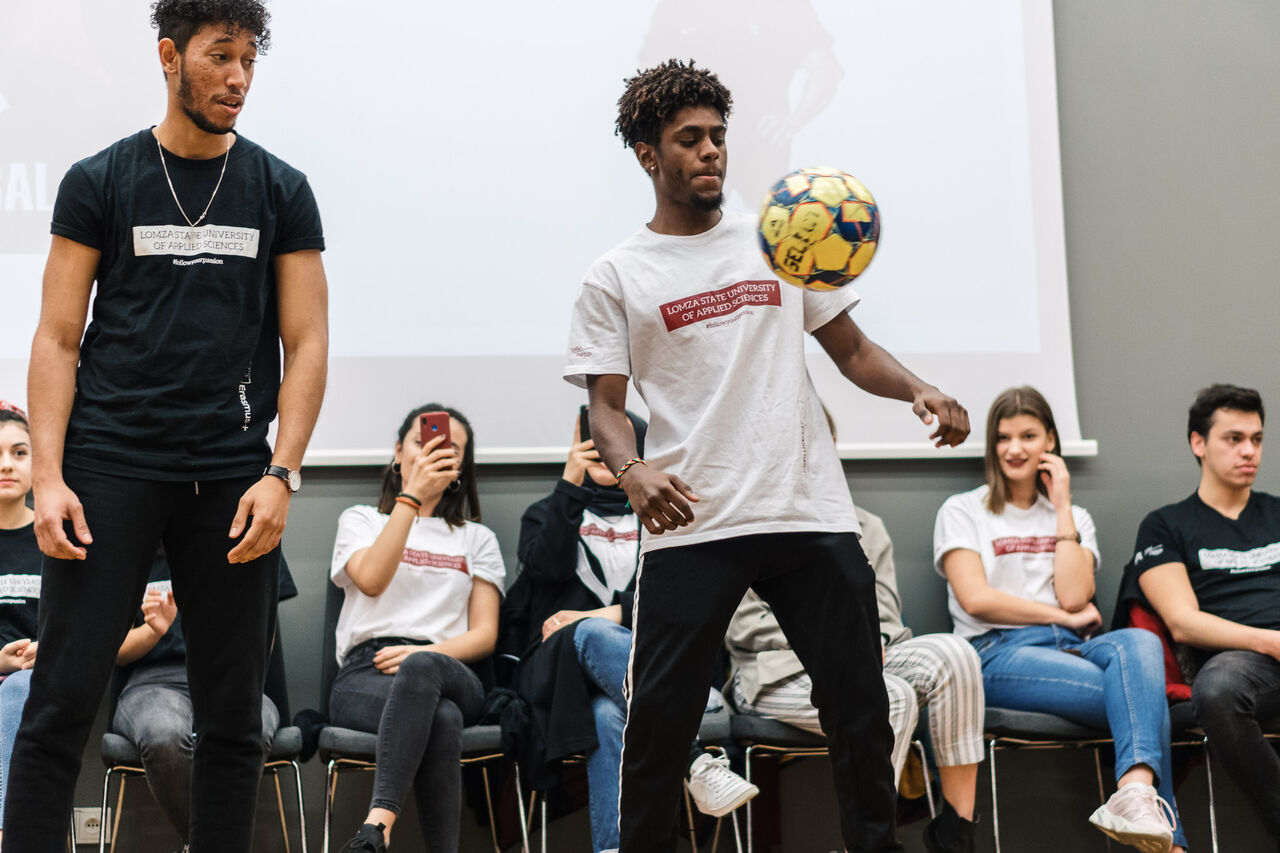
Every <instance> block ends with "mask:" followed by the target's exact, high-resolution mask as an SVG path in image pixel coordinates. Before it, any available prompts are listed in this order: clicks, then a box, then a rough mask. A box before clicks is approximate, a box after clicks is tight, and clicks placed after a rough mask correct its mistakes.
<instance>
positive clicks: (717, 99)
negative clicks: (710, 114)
mask: <svg viewBox="0 0 1280 853" xmlns="http://www.w3.org/2000/svg"><path fill="white" fill-rule="evenodd" d="M693 65H694V63H693V60H692V59H690V60H689V62H688V64H686V63H683V62H681V61H680V60H678V59H668V60H667V61H666V62H664V63H662V64H661V65H655V66H654V67H653V68H650V69H648V70H646V71H640V70H637V71H636V76H634V77H632V78H630V79H628V80H623V81H622V82H623V83H624V84H626V87H627V89H626V91H625V92H623V93H622V97H621V98H619V99H618V122H617V128H616V130H615V133H617V135H618V136H621V137H622V142H623V144H624V145H626V146H627V147H629V148H634V147H635V146H636V143H637V142H643V143H645V144H647V145H657V144H658V139H659V137H660V136H661V134H662V128H663V127H664V126H665V125H666V123H667V122H668V121H670V120H671V118H672V117H673V116H674V115H675V114H676V113H677V112H679V111H680V110H682V109H684V108H685V107H702V106H707V107H711V108H713V109H714V110H716V112H718V113H720V117H721V118H724V119H727V118H729V113H731V112H732V111H733V96H732V95H731V94H729V90H728V89H727V88H725V85H724V84H723V83H721V82H720V78H719V77H717V76H716V75H715V74H713V73H712V72H710V71H708V70H707V69H705V68H694V67H693Z"/></svg>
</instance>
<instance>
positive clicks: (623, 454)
mask: <svg viewBox="0 0 1280 853" xmlns="http://www.w3.org/2000/svg"><path fill="white" fill-rule="evenodd" d="M601 380H604V382H606V383H608V384H609V385H611V386H616V385H617V384H618V383H617V382H609V381H608V378H607V377H592V379H590V380H588V386H587V387H588V389H589V391H590V395H591V396H590V401H591V404H590V408H589V409H588V411H589V412H590V415H591V437H592V439H593V440H594V441H595V445H596V450H597V451H599V453H600V459H601V460H602V461H603V462H604V464H605V465H607V466H609V470H610V471H613V472H614V473H617V471H618V469H619V468H621V467H622V466H623V465H625V464H626V462H627V460H628V459H633V458H635V456H636V455H637V454H636V435H635V431H634V430H633V429H632V427H631V421H630V420H628V418H627V410H626V397H625V390H626V380H625V378H623V380H622V389H623V396H622V399H618V394H617V389H616V387H602V382H601Z"/></svg>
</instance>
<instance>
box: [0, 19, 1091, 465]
mask: <svg viewBox="0 0 1280 853" xmlns="http://www.w3.org/2000/svg"><path fill="white" fill-rule="evenodd" d="M10 5H11V6H12V8H11V9H8V10H7V11H6V18H7V20H6V25H5V26H4V27H0V280H2V281H4V282H5V285H6V287H5V294H6V298H7V299H9V300H11V303H10V304H11V305H12V306H13V307H14V309H15V313H14V314H12V315H11V316H15V317H17V321H16V322H15V324H14V329H13V331H14V334H12V335H5V336H3V337H0V385H2V386H3V387H4V388H6V389H10V390H6V391H5V393H6V394H8V395H10V396H18V395H17V394H14V392H13V390H12V389H13V388H15V387H17V388H18V389H21V388H22V387H23V386H24V385H25V372H26V358H27V353H28V349H29V344H30V334H31V332H32V331H33V330H34V328H35V322H36V317H37V314H38V310H39V279H40V275H41V270H42V268H43V261H44V255H45V253H46V252H47V249H48V241H49V237H48V223H49V215H50V212H51V208H52V204H53V197H54V193H55V192H56V189H57V185H58V182H59V181H60V180H61V177H62V175H63V173H65V171H66V169H67V168H68V167H69V166H70V165H71V163H73V162H74V161H75V160H78V159H80V158H82V157H85V156H88V155H90V154H92V153H94V152H96V151H98V150H101V149H102V148H104V147H106V146H107V145H109V144H111V143H112V142H114V141H115V140H117V139H119V138H121V137H123V136H125V135H127V134H129V133H133V132H136V131H137V130H139V129H141V128H143V127H146V126H147V125H149V124H153V123H155V122H156V121H157V120H159V118H160V117H161V116H162V115H163V109H164V98H165V92H164V82H163V75H162V73H161V71H160V68H159V64H158V61H157V60H156V47H155V34H154V31H152V30H151V29H150V27H149V26H148V22H147V18H148V13H149V3H148V2H147V0H119V2H113V3H110V4H105V3H100V2H96V0H43V2H41V3H38V4H10ZM621 5H622V4H600V3H596V2H588V0H565V2H561V3H556V4H551V5H545V4H529V3H517V2H514V0H510V2H498V3H494V4H422V3H413V2H409V0H387V2H381V3H372V4H364V5H362V6H361V7H360V20H359V30H360V31H361V33H386V34H396V37H395V38H391V39H384V40H379V41H378V42H377V43H376V44H373V43H371V42H370V41H369V39H367V38H364V37H363V36H358V35H357V34H355V33H353V32H352V28H351V17H350V16H351V7H350V4H348V3H344V2H339V0H273V2H272V3H271V4H270V8H271V10H272V13H273V23H272V30H273V33H274V36H275V38H274V44H273V47H272V50H271V51H270V53H269V54H267V55H265V56H263V57H262V58H261V61H260V62H259V64H258V67H257V73H256V77H255V80H254V83H253V87H252V89H251V91H250V94H249V97H248V101H247V104H246V108H245V111H244V114H243V115H242V116H241V118H240V121H239V123H238V128H237V129H238V131H239V132H241V133H243V134H244V135H245V136H246V137H248V138H250V139H252V140H253V141H255V142H258V143H259V144H262V145H264V146H265V147H267V148H268V149H269V150H271V151H273V152H275V153H277V154H279V155H280V156H281V157H283V158H284V159H285V160H287V161H288V162H290V163H291V164H293V165H295V166H297V167H298V168H299V169H301V170H303V171H304V172H306V173H307V175H308V177H309V179H310V181H311V184H312V187H313V188H314V190H315V194H316V197H317V200H318V202H319V204H320V208H321V214H322V217H323V220H324V226H325V236H326V242H327V244H328V249H327V251H326V252H325V256H324V257H325V265H326V268H327V271H328V274H329V280H330V286H331V312H332V314H331V316H332V339H331V348H332V349H331V351H332V355H333V360H332V364H331V379H330V390H329V395H328V399H327V402H326V407H325V411H324V413H323V414H322V416H321V421H320V424H319V426H318V428H317V431H316V435H315V439H314V440H313V443H312V448H313V451H315V453H313V457H312V458H313V459H320V458H327V459H329V460H331V461H332V460H348V461H356V460H360V459H372V458H375V456H374V452H375V451H376V453H377V454H385V451H386V448H388V447H389V446H390V441H389V437H388V436H387V435H385V433H386V431H387V429H388V428H389V425H393V424H395V423H396V422H398V419H399V417H400V416H401V415H402V414H403V412H404V411H406V410H408V409H409V408H411V407H412V406H413V405H416V404H418V403H420V402H422V401H423V400H425V399H427V398H433V399H441V400H447V401H449V402H451V403H455V404H456V405H458V407H459V408H461V409H462V410H464V411H466V412H467V413H468V415H469V416H471V418H472V420H473V422H474V423H475V424H476V428H477V433H478V436H479V439H478V446H479V447H484V448H488V449H489V450H490V451H491V452H492V451H493V449H494V448H506V449H512V448H521V449H527V448H554V453H555V454H562V452H563V447H562V445H563V444H564V436H563V432H564V421H565V412H570V413H571V412H572V411H574V410H575V409H576V406H577V405H578V404H579V403H580V402H582V399H581V396H582V395H581V392H579V391H577V390H575V389H573V388H571V387H569V386H568V385H567V384H565V383H564V382H563V381H562V380H561V379H560V375H559V374H560V370H559V365H560V361H561V357H562V352H563V347H564V345H565V336H566V332H567V322H568V316H569V308H570V305H571V304H572V301H573V298H574V295H575V293H576V291H577V288H578V286H579V283H580V277H581V275H582V273H583V271H584V270H585V269H586V268H587V267H588V266H589V265H590V263H591V262H592V261H593V260H594V258H595V257H597V256H598V255H600V254H602V253H603V252H604V251H605V250H607V249H608V248H609V247H610V246H612V245H614V244H616V243H617V242H619V241H621V240H622V239H624V238H625V237H626V236H627V235H628V234H630V233H632V232H633V231H635V230H636V229H638V228H640V227H642V226H643V223H644V222H646V221H647V220H648V218H649V217H650V216H651V215H652V211H653V196H652V190H651V188H650V184H649V181H648V180H647V179H646V177H645V175H644V173H643V171H642V170H641V169H640V167H639V166H638V164H637V163H636V162H635V159H634V156H633V154H632V152H631V151H629V150H627V149H625V148H624V147H623V146H622V144H621V142H620V140H619V139H618V138H617V137H616V136H614V135H613V123H614V119H615V111H616V106H615V105H616V102H617V99H618V96H619V95H620V94H621V92H622V80H623V79H624V78H626V77H629V76H631V75H632V74H634V73H635V71H636V70H637V69H638V68H645V67H649V66H651V65H654V64H656V63H658V62H661V61H663V60H665V59H668V58H672V57H676V58H680V59H690V58H691V59H693V60H695V61H696V62H697V63H698V65H700V66H705V67H708V68H710V69H712V70H714V71H716V72H717V74H718V75H719V76H720V77H721V79H722V80H723V81H724V82H725V84H726V85H727V86H728V87H729V88H730V89H731V90H732V92H733V96H734V112H733V115H732V116H731V118H730V121H729V133H728V152H729V155H728V172H727V177H726V200H727V201H726V207H727V208H728V209H733V210H752V211H754V210H755V209H756V208H757V206H758V205H759V203H760V200H761V199H762V197H763V195H764V193H765V191H766V190H767V189H768V187H769V186H770V185H771V184H772V183H773V182H774V181H775V180H777V179H778V178H779V177H781V176H782V175H784V174H785V173H787V172H789V171H791V170H792V169H795V168H797V167H804V166H832V167H835V168H838V169H842V170H844V171H847V172H849V173H850V174H852V175H854V176H856V177H857V178H858V179H859V180H860V181H862V182H863V183H864V184H865V185H866V186H867V187H868V188H869V189H870V190H871V192H872V193H874V195H875V197H876V200H877V202H878V204H879V207H880V214H881V216H882V225H883V233H882V240H881V243H880V246H879V249H878V251H877V254H876V257H875V260H874V262H873V264H872V265H871V267H870V268H869V269H868V271H867V272H866V273H865V274H864V275H863V276H861V277H860V278H859V279H858V281H857V282H856V283H855V285H853V286H855V287H856V288H857V289H858V291H859V293H860V294H861V296H862V298H863V301H862V303H861V304H860V305H859V306H858V307H857V308H856V309H855V311H854V315H853V316H854V318H855V320H856V321H857V322H858V323H859V324H860V325H861V326H862V327H863V328H864V329H865V330H866V331H867V332H868V334H869V335H871V336H872V337H873V338H874V339H875V340H876V341H877V342H879V343H881V344H883V345H884V346H885V347H886V348H888V349H889V350H891V351H892V352H894V353H895V354H897V355H898V356H899V357H900V358H901V359H902V360H903V361H904V362H905V363H906V364H907V365H908V366H909V367H911V368H912V369H914V370H916V371H917V372H918V373H920V374H921V375H925V376H928V377H929V378H930V379H931V381H935V382H937V383H938V384H939V385H940V386H942V387H943V388H945V389H946V390H947V391H948V393H951V394H953V395H955V396H956V397H957V398H959V399H960V400H961V401H962V402H964V403H965V404H966V405H967V406H968V407H969V409H970V410H971V412H972V413H974V414H978V413H980V412H981V411H983V410H985V408H986V406H987V404H988V403H989V401H990V400H991V399H992V397H993V396H994V395H995V393H996V392H997V391H999V390H1000V389H1001V388H1004V387H1006V386H1009V385H1012V384H1021V383H1032V384H1036V385H1038V386H1040V387H1042V388H1043V389H1044V390H1045V391H1046V393H1047V394H1048V395H1049V397H1050V399H1051V401H1052V402H1053V405H1054V408H1055V411H1056V412H1058V413H1060V414H1061V421H1062V423H1061V424H1060V426H1061V427H1062V430H1063V433H1064V439H1067V440H1068V441H1069V440H1071V439H1073V438H1078V437H1079V430H1078V427H1077V426H1076V420H1077V419H1076V413H1075V400H1074V390H1073V380H1072V375H1071V356H1070V338H1069V330H1068V328H1067V317H1068V311H1067V309H1066V269H1065V257H1064V250H1063V235H1062V206H1061V179H1060V174H1059V161H1058V149H1057V116H1056V93H1055V82H1054V69H1053V40H1052V36H1053V34H1052V15H1051V5H1050V2H1049V0H1035V1H1034V2H1029V3H1028V2H1021V0H982V2H977V3H966V4H954V3H938V2H930V3H922V2H895V3H872V2H864V1H863V0H795V2H789V3H786V4H778V3H766V2H763V0H656V2H655V1H654V0H650V1H649V2H639V3H633V4H626V6H625V8H621ZM615 6H618V7H619V8H614V7H615ZM51 33H57V36H56V37H51V35H50V34H51ZM210 215H213V213H212V212H211V214H210ZM811 371H812V373H813V376H814V380H815V382H816V383H817V384H818V386H819V390H820V392H821V393H822V395H823V398H824V400H825V401H826V402H827V404H828V406H830V407H831V408H832V410H833V411H834V413H835V415H836V418H837V422H838V424H839V427H840V434H841V437H842V439H845V440H846V441H849V442H853V443H878V444H882V445H883V444H886V443H911V442H914V443H916V444H922V443H923V440H924V436H925V432H924V431H922V430H921V429H920V425H919V424H918V422H916V421H915V420H914V418H913V417H912V416H911V414H910V412H909V410H907V409H906V408H905V407H900V406H896V405H894V404H890V403H886V402H884V401H878V400H871V399H870V398H868V397H867V396H866V395H864V394H862V393H861V392H859V391H858V390H857V389H855V388H853V387H852V386H850V385H849V384H848V383H847V382H846V381H844V380H843V379H841V378H840V377H839V376H838V375H836V374H835V371H834V369H833V368H831V366H830V364H829V362H828V361H827V360H826V359H825V356H823V355H822V354H821V353H820V352H817V351H816V350H815V351H814V352H813V353H812V355H811ZM353 412H359V413H361V414H360V416H359V417H352V413H353ZM977 426H979V427H980V426H981V424H980V423H979V424H977ZM518 455H519V454H516V456H512V457H511V458H516V457H517V456H518ZM378 458H380V456H379V457H378ZM527 458H532V457H527ZM548 458H551V457H550V456H548Z"/></svg>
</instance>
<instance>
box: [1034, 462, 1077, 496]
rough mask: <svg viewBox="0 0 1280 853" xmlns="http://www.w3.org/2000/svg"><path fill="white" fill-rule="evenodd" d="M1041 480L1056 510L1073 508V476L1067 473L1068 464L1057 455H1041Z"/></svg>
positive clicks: (1039, 466)
mask: <svg viewBox="0 0 1280 853" xmlns="http://www.w3.org/2000/svg"><path fill="white" fill-rule="evenodd" d="M1036 467H1037V468H1039V469H1040V480H1041V481H1042V482H1043V483H1044V485H1045V488H1046V489H1048V491H1049V500H1050V501H1052V502H1053V506H1054V508H1055V509H1070V508H1071V475H1070V474H1069V473H1067V463H1066V462H1064V461H1062V457H1061V456H1059V455H1057V454H1056V453H1041V454H1040V464H1039V465H1037V466H1036Z"/></svg>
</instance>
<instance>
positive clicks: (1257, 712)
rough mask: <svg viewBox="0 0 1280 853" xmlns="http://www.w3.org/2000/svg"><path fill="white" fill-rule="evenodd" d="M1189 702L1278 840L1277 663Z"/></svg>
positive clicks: (1212, 662) (1251, 666) (1209, 675)
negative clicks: (1271, 734)
mask: <svg viewBox="0 0 1280 853" xmlns="http://www.w3.org/2000/svg"><path fill="white" fill-rule="evenodd" d="M42 651H43V650H42ZM1191 702H1192V704H1193V706H1194V707H1195V711H1196V719H1197V720H1199V722H1200V725H1201V726H1203V727H1204V731H1205V734H1207V735H1208V736H1209V749H1210V751H1211V752H1212V753H1213V757H1214V758H1216V759H1217V760H1218V761H1220V762H1221V763H1222V764H1223V766H1225V767H1226V768H1227V772H1228V773H1230V774H1231V775H1232V777H1233V778H1234V779H1235V780H1236V783H1237V784H1239V786H1240V789H1241V790H1242V791H1243V792H1244V795H1245V796H1246V797H1248V798H1249V802H1251V803H1252V804H1253V808H1254V811H1256V812H1257V813H1258V817H1260V818H1261V819H1262V823H1263V825H1264V826H1266V828H1267V830H1268V831H1269V832H1270V833H1271V837H1272V838H1280V756H1277V755H1276V751H1275V749H1273V748H1272V746H1271V744H1269V743H1267V742H1266V740H1265V739H1263V737H1262V726H1261V724H1262V723H1265V722H1269V721H1270V720H1272V719H1274V718H1275V717H1276V716H1277V715H1280V661H1277V660H1276V659H1275V658H1273V657H1271V656H1270V655H1264V654H1259V653H1258V652H1248V651H1240V650H1235V651H1225V652H1218V653H1217V654H1215V655H1214V656H1213V657H1211V658H1209V660H1208V661H1207V662H1206V663H1205V665H1204V666H1202V667H1201V668H1200V672H1199V673H1198V674H1197V675H1196V678H1195V682H1194V683H1193V684H1192V686H1191Z"/></svg>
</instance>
